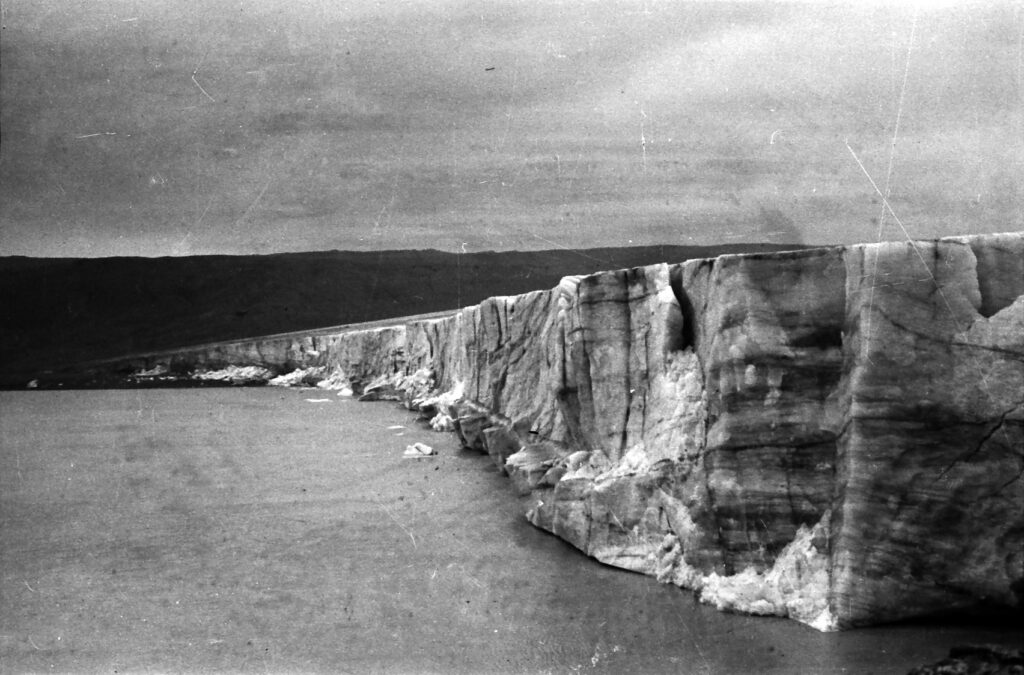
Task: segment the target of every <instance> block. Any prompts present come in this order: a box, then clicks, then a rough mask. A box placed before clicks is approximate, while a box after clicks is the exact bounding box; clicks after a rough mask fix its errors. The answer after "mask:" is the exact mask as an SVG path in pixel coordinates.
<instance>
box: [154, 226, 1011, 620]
mask: <svg viewBox="0 0 1024 675" xmlns="http://www.w3.org/2000/svg"><path fill="white" fill-rule="evenodd" d="M289 340H290V341H287V340H285V341H282V340H278V341H277V342H273V343H260V342H259V341H250V342H248V343H238V344H237V345H234V346H231V347H220V348H218V349H220V353H219V354H218V353H214V352H213V351H211V350H205V351H200V352H194V353H191V355H184V356H180V357H179V358H184V359H185V360H186V361H187V362H188V367H193V368H194V367H207V366H209V367H224V365H226V364H230V365H236V366H263V367H273V368H275V369H276V370H277V371H282V370H289V369H299V368H312V367H317V368H323V370H324V372H333V373H335V377H336V378H337V377H338V374H339V373H340V374H343V377H342V379H343V381H347V382H348V383H349V384H350V385H352V387H353V388H354V389H355V390H356V392H357V393H358V392H360V391H362V390H363V389H365V388H367V387H370V385H371V382H373V381H374V380H376V382H373V385H372V387H371V388H376V389H377V390H380V389H381V388H382V387H383V388H385V389H388V391H389V392H390V393H391V394H392V395H394V394H396V393H397V394H398V395H402V392H403V391H404V392H405V398H406V399H407V400H408V401H409V402H410V404H414V405H417V406H419V407H421V408H424V409H425V410H427V411H429V414H435V413H436V414H438V415H439V417H440V418H444V417H446V416H447V417H450V418H451V419H452V420H453V421H454V426H455V428H456V430H457V432H458V433H459V435H460V437H461V439H462V442H463V443H464V444H465V445H466V446H467V447H473V448H477V449H480V450H482V451H485V452H487V453H489V454H490V455H491V456H492V457H494V459H495V461H496V463H497V464H498V465H499V466H500V467H501V468H502V470H504V471H506V472H507V473H508V474H509V476H510V477H511V479H512V482H513V484H514V486H515V487H516V489H518V490H519V491H520V492H521V493H523V494H525V495H528V496H529V501H530V505H531V506H530V509H529V512H528V518H529V520H530V522H532V523H533V524H534V525H536V526H537V527H540V528H543V529H545V530H548V531H550V532H553V533H554V534H556V535H558V536H559V537H561V538H563V539H565V540H566V541H568V542H570V543H571V544H573V545H574V546H576V547H577V548H579V549H580V550H582V551H583V552H585V553H586V554H588V555H590V556H593V557H595V558H597V559H598V560H600V561H602V562H605V563H607V564H610V565H615V566H618V567H622V568H625V569H629V570H633V571H636V572H641V573H644V574H650V575H653V576H656V577H657V578H658V579H660V580H662V581H665V582H671V583H674V584H677V585H679V586H682V587H685V588H690V589H693V590H694V591H696V592H697V593H698V594H699V597H700V598H701V599H702V600H703V601H705V602H708V603H712V604H714V605H716V606H718V607H720V608H722V609H729V610H736V611H743V612H752V613H757V614H772V615H781V616H788V617H791V618H793V619H796V620H798V621H802V622H804V623H807V624H809V625H811V626H814V627H815V628H818V629H820V630H837V629H843V628H847V627H852V626H858V625H864V624H871V623H879V622H885V621H892V620H898V619H902V618H908V617H914V616H920V615H926V614H931V613H935V612H946V611H951V610H959V609H971V608H988V607H1000V606H1001V607H1008V608H1011V609H1013V608H1016V610H1019V609H1020V608H1021V606H1022V596H1024V480H1022V472H1024V233H1012V234H1001V235H985V236H974V237H953V238H946V239H941V240H938V241H921V242H914V243H911V242H900V243H880V244H868V245H860V246H850V247H837V248H823V249H814V250H805V251H799V252H792V253H773V254H756V255H729V256H721V257H719V258H715V259H705V260H693V261H688V262H685V263H681V264H661V265H652V266H648V267H639V268H633V269H628V270H618V271H609V272H600V273H597V274H592V275H589V276H584V277H567V278H565V279H563V280H562V282H561V284H559V286H558V287H557V288H554V289H551V290H546V291H537V292H533V293H527V294H525V295H517V296H509V297H495V298H490V299H488V300H486V301H484V302H482V303H481V304H479V305H477V306H474V307H468V308H465V309H462V310H461V311H459V312H457V313H456V314H454V315H453V316H451V317H449V318H443V319H436V320H430V321H414V322H409V323H406V324H405V325H398V326H393V327H389V328H383V329H377V330H368V331H359V332H350V333H341V334H337V335H331V336H319V337H316V338H312V337H311V338H308V339H305V340H303V339H298V338H290V339H289ZM138 365H139V366H140V367H146V368H153V367H154V366H155V365H157V364H155V363H153V362H147V363H144V364H138ZM169 365H170V366H171V367H172V368H173V367H174V366H173V364H169ZM176 367H177V368H178V369H179V370H180V369H181V367H182V364H180V363H179V364H178V365H177V366H176ZM442 392H450V393H449V395H448V396H447V397H441V398H436V395H437V394H439V393H442ZM432 395H433V396H434V397H433V398H432ZM414 399H415V400H414ZM438 424H439V425H440V426H442V427H443V426H444V424H443V420H442V422H439V423H438Z"/></svg>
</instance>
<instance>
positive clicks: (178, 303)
mask: <svg viewBox="0 0 1024 675" xmlns="http://www.w3.org/2000/svg"><path fill="white" fill-rule="evenodd" d="M793 248H799V247H797V246H785V245H773V244H750V245H743V244H737V245H727V246H718V247H693V246H646V247H635V248H599V249H588V250H579V251H570V250H552V251H532V252H514V251H506V252H485V253H467V254H463V255H458V254H453V253H443V252H441V251H435V250H426V251H379V252H352V251H326V252H316V253H287V254H277V255H261V256H195V257H181V258H23V257H8V258H0V325H2V326H3V328H2V330H3V337H2V340H0V384H2V385H4V386H19V387H20V386H24V383H25V381H26V379H25V378H26V377H28V376H30V375H31V374H32V373H33V372H38V371H39V370H41V369H50V368H62V367H66V366H69V365H73V364H76V363H80V362H83V361H88V360H94V359H102V358H110V357H115V356H122V355H125V354H130V353H135V352H141V351H151V350H158V349H167V348H172V347H181V346H186V345H191V344H199V343H204V342H212V341H218V340H230V339H235V338H243V337H250V336H257V335H267V334H271V333H281V332H287V331H297V330H306V329H312V328H318V327H324V326H332V325H337V324H345V323H355V322H361V321H373V320H377V319H386V318H392V317H396V316H405V315H409V314H420V313H424V312H432V311H438V310H445V309H454V308H456V307H459V306H460V305H462V306H465V305H471V304H475V303H477V302H479V301H480V300H483V299H484V298H486V297H489V296H492V295H510V294H516V293H523V292H527V291H531V290H537V289H545V288H550V287H553V286H554V285H556V284H557V283H558V280H559V279H560V278H561V277H563V276H566V275H569V274H585V273H588V272H594V271H598V270H603V269H617V268H625V267H635V266H639V265H647V264H651V263H657V262H680V261H683V260H688V259H691V258H700V257H712V256H717V255H720V254H723V253H747V252H758V251H778V250H784V249H793Z"/></svg>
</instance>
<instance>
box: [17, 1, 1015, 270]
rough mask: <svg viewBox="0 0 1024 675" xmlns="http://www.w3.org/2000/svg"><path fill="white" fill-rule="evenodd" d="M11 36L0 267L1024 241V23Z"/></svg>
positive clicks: (670, 21) (727, 21)
mask: <svg viewBox="0 0 1024 675" xmlns="http://www.w3.org/2000/svg"><path fill="white" fill-rule="evenodd" d="M0 7H2V26H3V27H2V32H0V125H2V126H0V132H2V141H0V255H31V256H88V257H95V256H110V255H144V256H164V255H196V254H213V253H229V254H248V253H275V252H285V251H312V250H329V249H343V250H379V249H415V248H435V249H439V250H443V251H450V252H456V251H482V250H531V249H551V248H590V247H597V246H629V245H646V244H684V245H685V244H695V245H714V244H720V243H740V242H778V243H794V244H837V243H838V244H849V243H857V242H863V241H876V240H879V239H887V240H892V239H904V238H906V237H908V236H910V237H913V238H921V239H927V238H933V237H937V236H944V235H951V234H962V233H982V232H1003V231H1016V230H1022V229H1024V47H1022V41H1024V3H1021V2H1019V1H1017V2H1012V1H1010V0H1007V1H1005V2H995V1H988V2H973V3H972V2H966V3H956V2H946V3H925V2H921V3H916V4H915V3H911V2H891V3H890V2H856V3H853V2H850V3H823V2H811V1H805V2H753V1H749V2H722V1H709V2H687V1H683V0H671V1H669V0H619V1H612V0H545V1H540V0H495V1H483V0H476V1H474V2H456V1H454V0H423V1H420V2H412V1H403V0H391V1H388V2H378V1H371V0H352V1H345V0H305V1H302V0H250V1H239V0H233V1H229V0H161V1H157V0H2V3H0ZM873 184H874V185H873ZM876 187H877V189H876ZM886 193H887V194H888V195H889V204H890V205H891V208H892V212H893V213H894V214H895V217H893V215H891V214H890V213H888V212H887V211H886V210H885V209H884V206H883V204H882V199H881V197H880V194H886ZM897 219H898V220H897Z"/></svg>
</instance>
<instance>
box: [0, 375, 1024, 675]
mask: <svg viewBox="0 0 1024 675" xmlns="http://www.w3.org/2000/svg"><path fill="white" fill-rule="evenodd" d="M416 441H420V442H423V443H427V444H428V445H431V446H433V447H435V448H436V449H437V450H438V452H439V454H438V455H437V456H436V457H434V458H429V459H403V458H402V453H403V451H404V449H405V447H406V445H409V444H411V443H413V442H416ZM521 509H522V505H521V504H520V502H519V499H518V498H517V497H516V496H515V494H514V493H513V491H512V489H511V485H510V484H509V482H508V480H507V479H506V478H505V477H503V476H502V475H501V474H500V473H499V472H498V471H497V470H496V469H495V467H494V466H493V464H492V463H491V461H490V459H489V458H487V457H484V456H481V455H478V454H475V453H468V452H465V451H462V450H460V449H459V447H458V443H457V442H456V440H455V438H454V436H452V435H450V434H439V433H435V432H432V431H430V430H428V429H424V428H423V427H422V426H420V425H419V424H418V423H417V422H416V420H415V417H414V416H413V415H412V414H411V413H409V412H407V411H405V410H403V409H401V408H400V407H397V406H396V405H395V404H392V403H375V404H367V403H357V402H354V401H351V400H348V399H343V398H339V397H337V396H334V395H333V393H325V392H321V391H317V390H281V389H272V388H257V389H232V388H224V389H174V390H109V391H30V392H29V391H26V392H0V573H2V581H0V671H3V672H24V671H42V670H55V671H60V672H68V671H73V672H101V671H103V672H108V673H110V672H115V671H116V672H119V673H124V672H139V671H160V672H168V671H173V672H199V671H202V672H226V671H230V672H342V673H345V672H348V673H374V672H378V673H431V672H434V673H583V672H609V673H787V674H790V673H906V672H907V671H908V670H909V669H910V668H912V667H913V666H915V665H920V664H923V663H930V662H933V661H936V660H938V659H940V658H942V657H944V656H945V655H946V653H947V652H948V650H949V647H950V646H953V645H956V644H963V643H979V642H984V643H997V644H1004V645H1008V646H1018V647H1019V645H1020V641H1021V637H1020V633H1019V632H1018V631H1017V629H1015V627H1012V626H1000V625H997V624H993V625H987V626H978V625H970V624H968V623H966V622H960V623H956V622H953V623H950V622H931V623H908V624H899V625H890V626H881V627H876V628H871V629H865V630H856V631H850V632H846V633H836V634H822V633H818V632H816V631H814V630H811V629H810V628H807V627H805V626H802V625H800V624H797V623H795V622H792V621H787V620H783V619H772V618H757V617H748V616H740V615H730V614H723V613H720V612H718V611H716V610H714V609H713V608H710V607H706V606H702V605H700V604H699V603H697V602H696V600H695V599H694V597H693V595H692V593H690V592H688V591H684V590H681V589H678V588H675V587H672V586H665V585H662V584H659V583H658V582H657V581H655V580H654V579H651V578H648V577H644V576H641V575H637V574H632V573H629V572H625V571H622V570H617V569H613V568H610V567H606V566H604V565H601V564H599V563H597V562H595V561H593V560H591V559H589V558H587V557H585V556H583V555H582V554H581V553H579V552H578V551H576V550H575V549H574V548H572V547H571V546H569V545H568V544H565V543H563V542H561V541H560V540H558V539H556V538H554V537H552V536H550V535H548V534H545V533H544V532H541V531H539V530H536V529H534V528H533V527H532V526H530V525H529V524H528V523H527V522H526V521H525V520H524V519H523V517H522V516H521Z"/></svg>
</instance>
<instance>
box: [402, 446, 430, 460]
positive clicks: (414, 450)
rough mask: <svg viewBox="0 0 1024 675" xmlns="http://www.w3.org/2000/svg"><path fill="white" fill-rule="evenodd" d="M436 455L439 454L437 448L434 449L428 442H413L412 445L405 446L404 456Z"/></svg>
mask: <svg viewBox="0 0 1024 675" xmlns="http://www.w3.org/2000/svg"><path fill="white" fill-rule="evenodd" d="M436 455H437V450H434V449H433V448H432V447H430V446H429V445H427V444H426V443H413V444H412V445H407V446H405V453H404V454H403V455H402V456H403V457H412V458H418V457H434V456H436Z"/></svg>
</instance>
